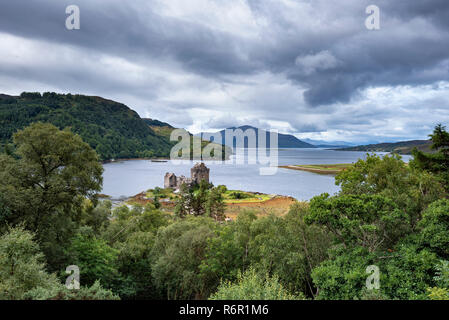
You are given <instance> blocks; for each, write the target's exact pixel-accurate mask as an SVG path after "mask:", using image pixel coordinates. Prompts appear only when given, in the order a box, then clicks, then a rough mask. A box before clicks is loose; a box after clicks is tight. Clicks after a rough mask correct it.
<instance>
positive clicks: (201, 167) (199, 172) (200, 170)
mask: <svg viewBox="0 0 449 320" xmlns="http://www.w3.org/2000/svg"><path fill="white" fill-rule="evenodd" d="M190 175H191V177H192V181H193V182H195V183H200V182H201V181H202V180H204V181H206V182H207V183H209V168H208V167H206V165H205V164H204V163H202V162H201V163H197V164H195V166H193V168H192V169H190Z"/></svg>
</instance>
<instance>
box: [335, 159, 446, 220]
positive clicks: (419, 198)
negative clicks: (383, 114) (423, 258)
mask: <svg viewBox="0 0 449 320" xmlns="http://www.w3.org/2000/svg"><path fill="white" fill-rule="evenodd" d="M335 183H336V184H337V185H340V186H341V192H340V194H342V195H382V196H384V197H387V198H389V199H391V200H392V201H393V202H394V203H396V204H397V206H398V207H399V208H401V210H403V211H404V212H405V213H406V215H407V217H408V219H409V221H410V225H411V227H412V228H415V226H416V223H417V222H418V221H419V219H420V218H421V213H422V211H423V210H424V209H425V208H426V207H427V206H428V205H429V204H430V203H432V202H433V201H435V200H437V199H439V198H440V197H441V196H442V195H443V194H444V193H445V192H444V188H443V186H442V185H441V183H440V182H439V181H438V179H437V178H436V177H435V176H434V175H433V174H431V173H428V172H425V171H422V170H417V169H416V168H415V167H414V166H408V165H407V164H406V163H404V162H403V161H402V160H401V157H400V156H399V155H397V154H392V155H385V156H383V157H379V156H377V155H374V154H373V155H368V156H367V158H366V160H362V159H361V160H359V161H357V162H356V163H355V164H354V166H353V167H350V168H348V169H346V170H343V171H342V172H341V173H339V174H337V176H336V177H335Z"/></svg>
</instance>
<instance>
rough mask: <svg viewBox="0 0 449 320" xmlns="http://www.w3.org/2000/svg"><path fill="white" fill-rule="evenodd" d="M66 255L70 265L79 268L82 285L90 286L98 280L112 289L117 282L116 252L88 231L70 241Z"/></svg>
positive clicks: (85, 230)
mask: <svg viewBox="0 0 449 320" xmlns="http://www.w3.org/2000/svg"><path fill="white" fill-rule="evenodd" d="M67 255H68V257H69V261H70V264H72V265H77V266H78V267H79V269H80V282H81V283H82V284H83V285H88V286H91V285H93V284H94V283H95V281H97V280H99V281H100V283H101V284H102V285H103V286H108V287H113V286H114V285H115V284H116V282H117V281H119V280H118V279H119V272H118V270H117V256H118V250H116V249H114V248H112V247H110V246H109V245H108V244H107V243H106V241H104V240H103V239H99V238H96V237H95V236H94V235H93V234H91V233H89V231H88V229H84V232H82V233H79V234H77V235H76V236H75V237H74V238H73V239H72V241H71V244H70V247H69V248H68V249H67Z"/></svg>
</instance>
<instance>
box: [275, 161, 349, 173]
mask: <svg viewBox="0 0 449 320" xmlns="http://www.w3.org/2000/svg"><path fill="white" fill-rule="evenodd" d="M352 165H353V164H349V163H339V164H314V165H284V166H279V168H283V169H289V170H299V171H307V172H312V173H317V174H324V175H336V174H337V173H340V172H342V171H343V170H345V169H347V168H349V167H351V166H352Z"/></svg>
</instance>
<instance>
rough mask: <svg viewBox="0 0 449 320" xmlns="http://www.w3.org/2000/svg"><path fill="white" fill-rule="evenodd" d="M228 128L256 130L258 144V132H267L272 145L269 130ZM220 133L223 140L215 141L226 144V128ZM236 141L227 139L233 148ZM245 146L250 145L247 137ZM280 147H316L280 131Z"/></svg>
mask: <svg viewBox="0 0 449 320" xmlns="http://www.w3.org/2000/svg"><path fill="white" fill-rule="evenodd" d="M228 129H232V130H235V129H241V130H242V131H243V132H245V131H246V130H248V129H253V130H255V132H256V146H257V144H258V142H257V140H258V134H259V133H261V134H265V136H266V137H267V138H266V140H265V141H266V142H267V147H270V132H269V131H266V130H261V129H260V130H259V129H258V128H255V127H252V126H240V127H230V128H228ZM218 133H220V135H221V137H222V140H221V141H215V142H218V143H221V144H224V143H225V130H221V131H219V132H218ZM202 134H204V133H202ZM215 134H216V133H215ZM236 143H237V142H236V139H234V141H233V142H230V141H226V144H227V145H228V146H230V147H231V146H232V147H233V148H235V147H236ZM244 147H245V148H247V147H248V141H247V139H245V144H244ZM278 147H279V148H315V146H314V145H312V144H310V143H307V142H304V141H301V140H299V139H298V138H296V137H295V136H293V135H290V134H282V133H279V135H278Z"/></svg>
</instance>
